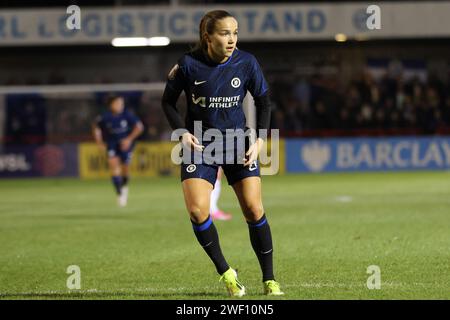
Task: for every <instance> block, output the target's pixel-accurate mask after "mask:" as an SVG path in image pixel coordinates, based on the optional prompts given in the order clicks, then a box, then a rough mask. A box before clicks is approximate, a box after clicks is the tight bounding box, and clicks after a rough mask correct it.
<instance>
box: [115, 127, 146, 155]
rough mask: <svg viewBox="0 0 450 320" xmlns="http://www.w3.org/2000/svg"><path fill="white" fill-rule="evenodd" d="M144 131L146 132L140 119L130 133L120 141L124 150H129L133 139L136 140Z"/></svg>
mask: <svg viewBox="0 0 450 320" xmlns="http://www.w3.org/2000/svg"><path fill="white" fill-rule="evenodd" d="M142 132H144V125H143V124H142V122H141V121H140V120H136V122H135V124H134V126H133V129H132V130H131V132H130V134H129V135H128V136H126V137H125V138H124V139H122V140H121V141H120V145H121V147H122V150H128V149H129V148H130V146H131V144H132V143H133V141H134V140H136V139H137V138H138V137H139V136H140V135H141V134H142Z"/></svg>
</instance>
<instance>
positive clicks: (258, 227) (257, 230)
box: [247, 214, 275, 281]
mask: <svg viewBox="0 0 450 320" xmlns="http://www.w3.org/2000/svg"><path fill="white" fill-rule="evenodd" d="M247 223H248V231H249V234H250V241H251V243H252V247H253V250H254V251H255V254H256V256H257V257H258V261H259V265H260V266H261V271H262V274H263V281H267V280H274V279H275V278H274V275H273V245H272V233H271V232H270V226H269V223H268V222H267V219H266V215H265V214H264V215H263V216H262V217H261V219H259V220H258V221H255V222H249V221H247Z"/></svg>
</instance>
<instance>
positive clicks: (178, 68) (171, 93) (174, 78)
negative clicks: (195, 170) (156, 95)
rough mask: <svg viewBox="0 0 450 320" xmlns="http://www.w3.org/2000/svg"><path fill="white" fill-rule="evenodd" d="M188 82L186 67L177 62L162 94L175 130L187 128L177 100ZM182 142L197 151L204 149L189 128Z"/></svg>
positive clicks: (167, 113)
mask: <svg viewBox="0 0 450 320" xmlns="http://www.w3.org/2000/svg"><path fill="white" fill-rule="evenodd" d="M186 83H187V78H186V75H185V71H184V67H183V65H182V64H181V63H177V64H176V65H175V66H174V67H173V68H172V69H171V70H170V72H169V74H168V76H167V82H166V87H165V89H164V93H163V96H162V101H161V105H162V108H163V111H164V114H165V115H166V118H167V120H168V121H169V124H170V126H171V127H172V129H173V130H183V129H184V130H186V128H185V125H184V122H183V119H182V118H181V114H180V112H179V111H178V108H177V101H178V98H179V97H180V94H181V92H182V91H183V90H184V88H185V86H186ZM180 140H181V143H182V144H183V145H184V146H186V147H191V148H194V149H195V150H197V151H201V150H203V148H204V146H202V145H200V143H199V141H198V139H197V138H196V137H195V136H194V135H193V134H191V133H189V132H188V131H187V130H186V132H185V133H183V135H182V136H181V139H180Z"/></svg>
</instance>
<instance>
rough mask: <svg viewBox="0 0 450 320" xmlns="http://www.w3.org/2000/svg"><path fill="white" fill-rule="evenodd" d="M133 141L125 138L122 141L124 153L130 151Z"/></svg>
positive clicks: (121, 145) (121, 147)
mask: <svg viewBox="0 0 450 320" xmlns="http://www.w3.org/2000/svg"><path fill="white" fill-rule="evenodd" d="M131 142H132V141H131V139H128V138H125V139H122V140H121V141H120V149H121V150H122V151H128V150H129V149H130V147H131Z"/></svg>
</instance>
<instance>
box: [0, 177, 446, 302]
mask: <svg viewBox="0 0 450 320" xmlns="http://www.w3.org/2000/svg"><path fill="white" fill-rule="evenodd" d="M225 183H226V182H225V181H224V182H223V184H224V187H223V192H222V198H221V201H220V205H221V207H222V208H223V209H225V210H227V211H230V212H232V213H233V214H234V218H233V219H232V220H231V221H228V222H222V221H219V222H216V226H217V229H218V231H219V235H220V239H221V245H222V249H223V251H224V254H225V257H226V258H227V260H228V261H229V263H230V265H231V266H233V267H234V268H237V269H238V270H239V278H240V280H241V281H242V282H243V283H244V285H245V286H246V288H247V292H248V295H247V296H246V298H247V299H264V298H265V297H264V296H263V295H262V284H261V279H260V271H259V266H258V263H257V259H256V257H255V255H254V253H253V251H252V249H251V246H250V242H249V239H248V230H247V226H246V224H245V222H244V220H243V218H242V215H241V214H240V210H239V207H238V203H237V200H236V199H235V196H234V194H233V192H232V190H231V188H228V187H225ZM263 199H264V206H265V211H266V213H267V216H268V219H269V222H270V225H271V228H272V232H273V238H274V259H275V274H276V277H277V280H278V281H280V283H281V285H282V289H283V290H284V291H285V293H286V296H285V297H282V298H279V299H449V298H450V291H449V284H450V264H449V262H450V251H449V248H450V231H449V230H450V174H449V173H448V172H417V173H364V174H363V173H355V174H322V175H286V176H274V177H263ZM69 265H78V266H79V267H80V269H81V289H80V290H69V289H67V287H66V280H67V278H68V277H69V274H67V273H66V270H67V267H68V266H69ZM370 265H377V266H379V267H380V270H381V289H379V290H376V289H375V290H369V289H368V288H367V285H366V284H367V278H368V277H369V276H370V274H367V267H368V266H370ZM0 299H229V298H228V297H227V296H226V291H225V289H224V287H223V286H222V284H220V283H219V282H218V276H217V274H216V273H215V270H214V268H213V265H212V263H211V262H210V261H209V259H208V258H207V256H206V254H205V253H204V252H203V251H202V249H201V247H200V246H199V245H198V244H197V241H196V239H195V236H194V234H193V232H192V228H191V225H190V222H189V218H188V215H187V213H186V212H185V208H184V201H183V198H182V193H181V186H180V183H179V182H178V179H176V178H154V179H134V180H132V181H131V185H130V201H129V206H128V207H127V208H124V209H119V208H117V207H116V205H115V197H114V193H113V188H112V186H111V185H110V183H109V181H107V180H101V181H80V180H77V179H48V180H39V179H34V180H33V179H26V180H1V181H0Z"/></svg>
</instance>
